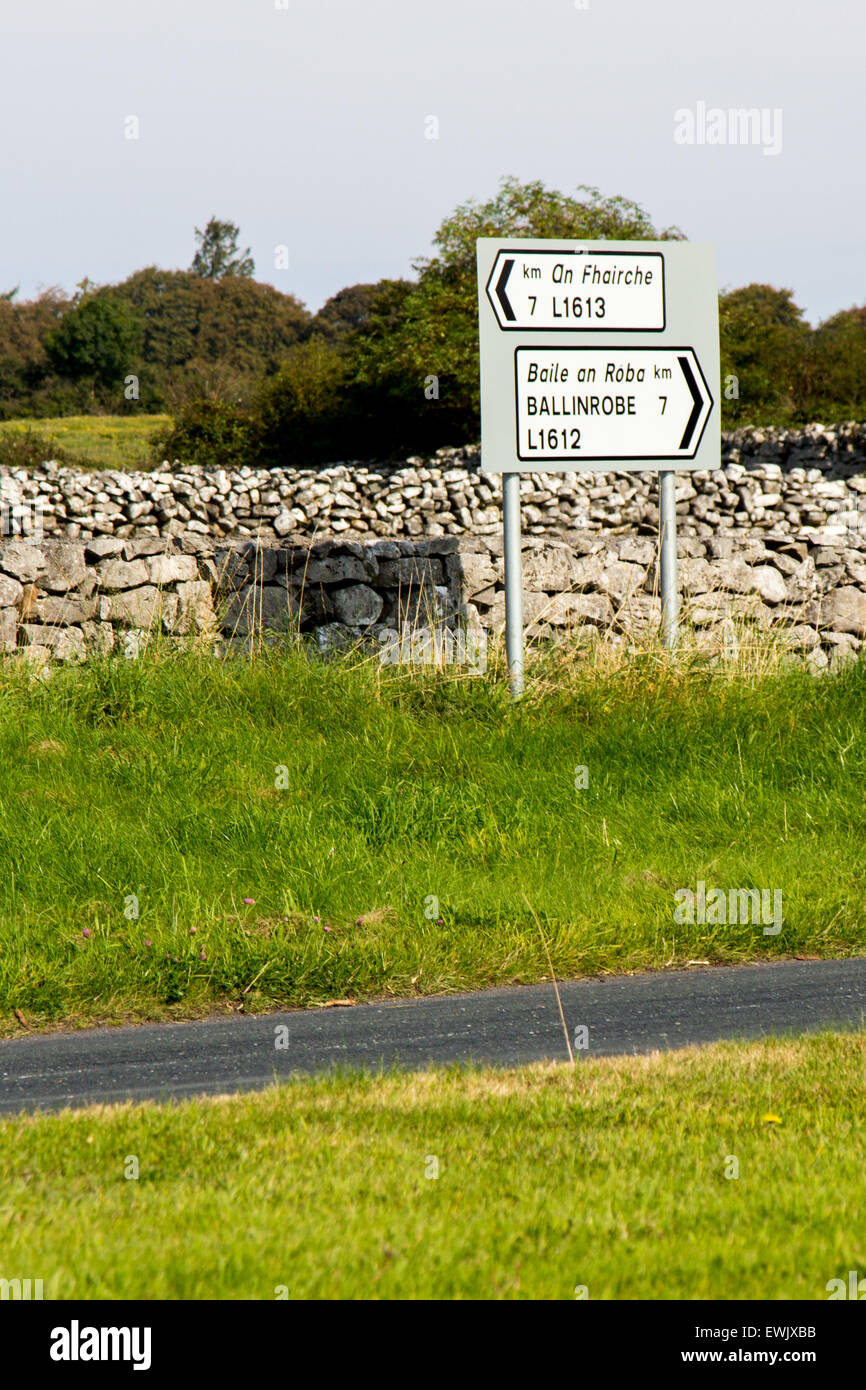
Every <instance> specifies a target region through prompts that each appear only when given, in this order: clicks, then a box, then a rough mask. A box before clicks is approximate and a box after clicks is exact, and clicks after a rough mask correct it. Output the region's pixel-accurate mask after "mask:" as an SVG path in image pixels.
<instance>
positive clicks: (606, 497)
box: [0, 424, 866, 543]
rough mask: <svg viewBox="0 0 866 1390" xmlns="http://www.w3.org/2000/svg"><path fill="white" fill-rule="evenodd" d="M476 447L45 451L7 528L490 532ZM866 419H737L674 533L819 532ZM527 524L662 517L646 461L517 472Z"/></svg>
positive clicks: (493, 502) (6, 493) (684, 479)
mask: <svg viewBox="0 0 866 1390" xmlns="http://www.w3.org/2000/svg"><path fill="white" fill-rule="evenodd" d="M479 464H480V451H479V449H478V448H477V446H469V447H467V448H464V449H441V450H439V452H438V454H437V455H436V456H435V457H434V458H433V459H430V460H426V461H425V460H422V459H416V458H412V459H407V460H406V461H405V462H403V463H400V464H393V465H389V466H384V465H383V466H381V467H373V466H371V465H369V464H364V463H346V464H340V465H338V466H335V467H331V468H325V469H319V470H313V469H300V470H291V471H290V470H287V469H255V468H241V469H238V470H235V471H232V472H229V471H227V470H225V469H205V468H195V467H182V466H181V465H180V464H178V463H175V464H174V465H173V466H172V467H169V466H168V465H167V464H166V465H165V466H164V467H163V468H161V469H158V470H156V471H155V472H152V473H141V472H139V473H137V472H120V471H109V472H99V473H84V472H80V471H77V470H75V469H70V468H63V467H61V466H59V465H58V464H56V463H50V462H49V463H46V464H45V465H43V467H42V468H39V469H35V470H32V471H25V470H19V469H16V470H8V469H7V470H0V502H2V503H3V504H4V527H3V530H4V532H8V529H9V526H14V525H15V524H16V521H17V520H19V519H21V520H22V521H23V523H24V524H30V525H31V526H32V525H34V524H36V523H37V521H41V526H42V529H43V531H44V534H45V535H46V536H49V537H57V538H61V537H63V538H66V539H68V540H91V539H93V538H94V537H98V536H117V537H121V538H123V539H133V538H143V537H156V536H163V537H166V538H168V537H171V536H177V535H183V534H186V533H191V534H195V535H201V536H209V537H212V538H215V539H217V538H231V537H237V538H242V537H252V536H257V537H260V538H261V539H262V540H265V541H269V542H271V543H279V542H282V541H286V540H290V541H301V540H303V539H309V538H311V537H313V536H346V537H348V538H350V539H364V538H374V537H377V536H379V537H384V538H387V539H395V538H398V537H399V538H407V539H412V538H415V537H424V538H428V539H429V538H434V537H437V536H442V535H449V536H450V535H473V536H487V535H490V536H492V535H495V534H496V533H497V531H498V530H499V527H500V525H501V514H500V503H501V496H502V493H501V486H500V482H499V479H498V478H496V477H494V476H487V475H485V474H483V473H481V472H480V469H479ZM864 493H866V424H845V425H838V426H835V427H832V428H825V427H824V426H822V425H810V426H808V427H807V428H806V429H804V430H800V431H792V430H758V429H744V430H736V431H734V432H733V433H731V434H727V435H724V436H723V439H722V453H721V458H720V466H719V468H718V469H715V470H713V471H711V472H709V471H707V472H700V473H680V475H679V483H678V489H677V496H678V513H679V516H680V530H681V533H682V534H683V535H694V536H698V537H701V538H703V537H708V536H711V535H716V534H722V535H724V534H729V533H734V534H736V535H740V534H742V533H743V532H751V531H753V530H757V531H758V532H762V531H774V532H776V531H780V532H783V533H784V534H786V535H793V536H795V537H805V538H808V539H820V533H821V531H822V529H824V528H827V527H829V528H831V530H832V529H833V528H834V527H836V526H837V525H838V524H839V520H840V516H841V515H844V514H845V513H846V512H851V511H857V510H858V509H860V510H861V512H862V510H863V509H864V508H866V502H864ZM521 495H522V498H523V520H524V526H525V529H526V531H527V533H528V534H530V535H550V534H556V533H557V532H559V531H562V530H574V529H577V530H589V531H611V530H613V531H632V532H637V533H638V534H651V533H652V532H653V531H654V530H655V528H656V526H657V523H658V513H657V495H656V478H655V475H653V474H652V473H586V474H562V475H557V474H549V473H548V474H532V473H530V474H525V475H523V477H522V481H521Z"/></svg>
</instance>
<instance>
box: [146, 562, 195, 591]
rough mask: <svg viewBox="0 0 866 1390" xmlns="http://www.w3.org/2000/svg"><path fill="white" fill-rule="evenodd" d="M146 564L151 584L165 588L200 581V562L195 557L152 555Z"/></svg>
mask: <svg viewBox="0 0 866 1390" xmlns="http://www.w3.org/2000/svg"><path fill="white" fill-rule="evenodd" d="M144 563H145V566H146V569H147V578H148V580H149V581H150V583H151V584H158V585H161V586H164V585H166V584H175V583H177V582H179V581H180V582H189V581H190V580H197V579H198V561H197V560H196V558H195V556H194V555H150V556H148V558H147V559H146V560H145V562H144Z"/></svg>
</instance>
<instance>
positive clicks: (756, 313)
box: [719, 285, 811, 424]
mask: <svg viewBox="0 0 866 1390" xmlns="http://www.w3.org/2000/svg"><path fill="white" fill-rule="evenodd" d="M810 331H811V330H810V328H809V325H808V323H805V322H804V320H803V310H802V309H801V308H799V306H798V305H797V304H795V303H794V297H793V293H792V291H791V290H777V289H775V288H774V287H773V286H772V285H745V286H743V288H742V289H738V290H731V291H729V292H728V293H726V294H721V295H720V296H719V337H720V340H721V359H722V361H721V366H722V381H723V383H726V382H728V380H729V378H731V377H735V378H736V383H737V390H738V392H739V395H738V396H737V397H734V398H731V397H728V398H726V400H725V418H726V422H729V423H731V424H738V423H746V422H747V421H748V422H750V423H753V424H770V423H774V424H784V423H786V422H788V421H791V420H794V419H800V418H802V395H803V370H804V365H805V361H806V351H807V347H808V342H809V335H810Z"/></svg>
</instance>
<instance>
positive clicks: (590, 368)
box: [514, 347, 713, 467]
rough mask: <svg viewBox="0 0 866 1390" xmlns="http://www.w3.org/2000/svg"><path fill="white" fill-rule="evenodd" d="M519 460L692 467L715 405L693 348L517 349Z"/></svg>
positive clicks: (536, 462)
mask: <svg viewBox="0 0 866 1390" xmlns="http://www.w3.org/2000/svg"><path fill="white" fill-rule="evenodd" d="M514 378H515V395H516V401H517V457H518V458H519V459H520V460H521V462H523V463H527V464H530V465H533V464H534V465H535V466H536V467H537V466H538V465H539V464H542V463H543V464H547V463H550V462H554V463H556V462H559V461H560V460H574V459H578V460H579V459H581V458H583V457H584V456H588V457H589V458H591V459H593V460H596V459H611V460H617V461H620V460H622V459H633V458H635V457H636V456H639V457H640V458H642V459H665V460H668V459H692V458H694V456H695V454H696V453H697V451H698V446H699V445H700V442H701V435H702V433H703V428H704V425H705V424H706V422H707V417H708V416H709V413H710V410H711V409H712V405H713V398H712V396H711V395H710V390H709V387H708V386H707V383H706V381H705V380H704V376H703V372H702V371H701V368H700V365H699V363H698V361H697V359H696V357H695V354H694V352H693V351H692V349H691V348H655V347H645V348H597V347H559V348H549V347H543V348H539V347H519V348H518V349H517V350H516V352H515V354H514Z"/></svg>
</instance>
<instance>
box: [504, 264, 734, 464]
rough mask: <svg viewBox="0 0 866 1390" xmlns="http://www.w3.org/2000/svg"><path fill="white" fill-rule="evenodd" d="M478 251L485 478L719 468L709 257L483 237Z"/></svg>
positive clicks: (713, 301) (715, 311)
mask: <svg viewBox="0 0 866 1390" xmlns="http://www.w3.org/2000/svg"><path fill="white" fill-rule="evenodd" d="M477 248H478V301H479V338H480V353H481V439H482V450H481V466H482V468H483V469H484V470H485V471H486V472H491V473H507V472H520V471H524V472H525V471H526V470H527V468H532V467H533V466H535V467H537V468H538V469H539V470H543V471H545V472H571V471H578V470H583V469H593V470H598V469H601V468H604V467H605V466H607V467H613V468H616V469H617V470H625V469H642V468H659V467H662V468H663V467H665V465H666V464H667V465H668V466H670V467H677V468H689V469H691V468H718V466H719V453H720V440H719V404H718V401H719V389H718V381H719V333H718V298H717V288H716V277H715V258H714V254H713V248H712V247H710V246H706V245H702V244H698V243H694V242H688V241H650V242H645V241H639V242H634V241H632V242H628V241H627V242H617V241H602V242H593V241H562V242H560V241H537V240H525V241H521V240H517V239H514V240H501V239H498V238H494V237H482V238H480V239H479V240H478V242H477Z"/></svg>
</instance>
